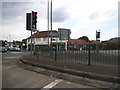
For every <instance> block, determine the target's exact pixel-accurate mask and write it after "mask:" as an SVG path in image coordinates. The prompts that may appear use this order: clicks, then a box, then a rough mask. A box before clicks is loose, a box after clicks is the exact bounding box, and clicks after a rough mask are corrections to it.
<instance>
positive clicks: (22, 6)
mask: <svg viewBox="0 0 120 90" xmlns="http://www.w3.org/2000/svg"><path fill="white" fill-rule="evenodd" d="M47 1H48V0H20V1H19V2H18V0H2V1H1V3H0V11H1V12H2V13H1V15H0V17H1V24H0V30H1V31H0V33H1V34H0V39H3V40H5V39H6V40H7V41H10V40H11V41H12V40H22V39H25V38H27V37H28V36H30V31H27V30H26V13H30V12H31V11H37V12H38V15H37V16H38V18H37V21H38V23H37V28H38V29H39V30H40V31H44V30H47ZM119 1H120V0H53V29H54V30H58V28H68V29H71V32H72V33H71V38H72V39H77V38H79V37H81V36H88V38H89V39H90V40H95V33H96V30H101V38H100V39H101V40H109V39H110V38H113V37H118V2H119Z"/></svg>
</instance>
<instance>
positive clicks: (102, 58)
mask: <svg viewBox="0 0 120 90" xmlns="http://www.w3.org/2000/svg"><path fill="white" fill-rule="evenodd" d="M36 55H37V56H39V58H44V59H48V60H54V61H58V60H59V61H62V62H72V63H78V64H88V65H99V66H107V67H119V66H118V58H120V55H119V50H98V51H96V50H92V49H91V47H90V46H89V45H88V46H87V47H86V49H84V50H77V51H76V50H69V51H61V50H59V51H58V50H56V49H54V50H53V49H49V50H43V51H37V52H36Z"/></svg>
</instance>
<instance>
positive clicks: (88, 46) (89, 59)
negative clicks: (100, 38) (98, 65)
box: [88, 45, 90, 66]
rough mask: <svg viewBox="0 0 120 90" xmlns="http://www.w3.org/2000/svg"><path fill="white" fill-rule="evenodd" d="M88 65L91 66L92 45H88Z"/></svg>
mask: <svg viewBox="0 0 120 90" xmlns="http://www.w3.org/2000/svg"><path fill="white" fill-rule="evenodd" d="M88 65H89V66H90V45H88Z"/></svg>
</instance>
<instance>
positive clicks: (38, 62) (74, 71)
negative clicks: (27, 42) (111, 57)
mask: <svg viewBox="0 0 120 90" xmlns="http://www.w3.org/2000/svg"><path fill="white" fill-rule="evenodd" d="M20 60H21V61H22V62H23V63H24V64H27V65H32V66H34V67H40V68H44V69H47V70H52V71H57V72H60V73H64V74H69V75H73V76H77V77H83V78H87V79H89V80H87V79H85V82H84V80H83V78H82V80H83V82H84V83H83V84H85V83H87V84H88V85H89V84H90V83H93V81H94V80H95V82H94V84H96V86H100V87H101V86H103V87H118V86H119V85H120V78H119V77H118V72H119V71H120V69H118V68H108V67H101V66H89V65H83V64H77V63H70V62H60V61H53V60H45V59H43V58H41V59H40V58H37V57H35V56H30V55H26V56H23V57H21V59H20ZM60 78H61V77H60ZM65 79H66V78H65ZM67 79H68V78H67ZM91 80H93V81H91ZM96 80H97V81H96ZM98 80H99V81H100V82H99V81H98ZM73 81H74V80H73ZM77 82H79V81H77ZM88 82H89V83H88ZM101 82H102V84H101ZM97 83H98V84H97ZM107 84H108V85H107ZM93 86H94V85H93Z"/></svg>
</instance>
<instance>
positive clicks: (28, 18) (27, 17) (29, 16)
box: [26, 13, 31, 30]
mask: <svg viewBox="0 0 120 90" xmlns="http://www.w3.org/2000/svg"><path fill="white" fill-rule="evenodd" d="M26 30H31V13H26Z"/></svg>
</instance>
